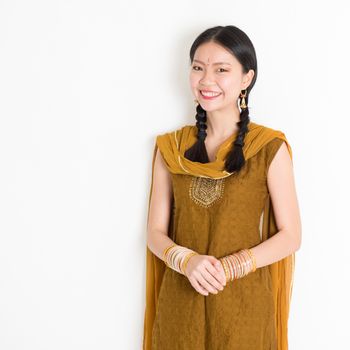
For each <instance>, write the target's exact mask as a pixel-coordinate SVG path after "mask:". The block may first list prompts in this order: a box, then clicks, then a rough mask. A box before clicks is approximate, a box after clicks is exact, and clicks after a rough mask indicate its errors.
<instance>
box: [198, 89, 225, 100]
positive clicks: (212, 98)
mask: <svg viewBox="0 0 350 350" xmlns="http://www.w3.org/2000/svg"><path fill="white" fill-rule="evenodd" d="M202 91H204V92H214V93H218V94H219V95H217V96H204V95H202ZM199 93H200V95H201V97H202V98H204V99H205V100H214V98H218V97H220V96H221V92H218V91H210V90H199Z"/></svg>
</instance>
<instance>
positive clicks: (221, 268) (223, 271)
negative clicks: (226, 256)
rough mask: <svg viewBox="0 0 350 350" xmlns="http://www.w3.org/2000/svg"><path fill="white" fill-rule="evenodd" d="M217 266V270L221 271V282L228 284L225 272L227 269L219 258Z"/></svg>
mask: <svg viewBox="0 0 350 350" xmlns="http://www.w3.org/2000/svg"><path fill="white" fill-rule="evenodd" d="M215 266H216V268H217V270H218V271H219V274H220V280H221V283H222V284H223V285H224V286H226V282H227V281H226V274H225V270H224V267H223V266H222V263H221V261H220V260H218V261H217V262H216V263H215Z"/></svg>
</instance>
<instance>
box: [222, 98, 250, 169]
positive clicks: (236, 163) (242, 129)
mask: <svg viewBox="0 0 350 350" xmlns="http://www.w3.org/2000/svg"><path fill="white" fill-rule="evenodd" d="M245 100H246V103H247V106H246V107H245V108H242V110H241V113H240V115H239V117H240V121H239V122H238V123H237V125H238V127H239V132H238V135H237V137H236V140H235V141H234V142H233V144H232V148H231V152H230V153H229V154H228V156H227V158H226V161H225V169H226V171H228V172H230V173H232V172H234V171H237V172H238V171H239V170H240V169H241V168H242V166H243V165H244V164H245V159H244V154H243V146H244V138H245V135H246V133H247V131H248V124H249V122H250V118H249V109H248V94H247V95H246V96H245Z"/></svg>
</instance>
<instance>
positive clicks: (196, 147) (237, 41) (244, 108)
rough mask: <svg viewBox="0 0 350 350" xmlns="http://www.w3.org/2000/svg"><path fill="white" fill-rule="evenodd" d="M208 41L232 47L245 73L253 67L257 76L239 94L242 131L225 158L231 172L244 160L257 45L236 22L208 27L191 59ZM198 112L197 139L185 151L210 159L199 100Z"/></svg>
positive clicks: (201, 159)
mask: <svg viewBox="0 0 350 350" xmlns="http://www.w3.org/2000/svg"><path fill="white" fill-rule="evenodd" d="M206 42H216V43H218V44H220V45H221V46H223V47H225V48H226V49H228V50H229V51H231V52H232V54H233V55H234V56H235V57H236V58H237V60H238V61H239V62H240V63H241V65H242V67H243V71H244V72H245V73H246V72H248V71H249V70H250V69H253V70H254V77H253V79H252V81H251V83H250V85H249V86H248V87H247V89H246V91H245V95H242V94H241V95H240V107H241V112H240V121H239V122H238V123H237V126H238V127H239V131H238V133H237V137H236V139H235V141H234V142H233V143H232V145H231V150H230V152H229V153H228V155H227V157H226V159H225V170H226V171H228V172H230V173H232V172H234V171H237V172H238V171H239V170H240V169H241V168H242V167H243V166H244V164H245V158H244V154H243V146H244V140H245V135H246V133H247V131H248V125H249V122H250V118H249V108H248V99H249V92H250V91H251V89H252V88H253V86H254V84H255V81H256V78H257V60H256V54H255V49H254V46H253V44H252V42H251V41H250V39H249V37H248V36H247V35H246V34H245V33H244V32H243V31H242V30H240V29H239V28H237V27H235V26H225V27H222V26H217V27H213V28H209V29H207V30H205V31H204V32H203V33H202V34H200V35H199V36H198V37H197V38H196V40H195V41H194V43H193V44H192V47H191V50H190V59H191V63H192V62H193V57H194V54H195V51H196V49H197V48H198V47H199V46H200V45H201V44H203V43H206ZM243 98H244V99H245V104H243V103H242V100H243ZM196 112H197V113H196V126H197V130H198V131H197V141H196V142H195V143H194V144H193V145H192V146H191V147H190V148H189V149H187V150H186V151H185V154H184V156H185V158H187V159H189V160H191V161H195V162H200V163H209V157H208V153H207V150H206V147H205V143H204V140H205V138H206V136H207V132H206V129H207V124H206V122H207V112H206V111H205V110H204V109H203V108H202V106H201V105H200V104H198V105H197V107H196Z"/></svg>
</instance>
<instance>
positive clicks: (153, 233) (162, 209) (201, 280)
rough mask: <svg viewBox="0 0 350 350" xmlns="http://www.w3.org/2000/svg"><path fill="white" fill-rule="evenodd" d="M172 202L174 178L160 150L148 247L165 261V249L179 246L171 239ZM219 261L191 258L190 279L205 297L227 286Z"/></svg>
mask: <svg viewBox="0 0 350 350" xmlns="http://www.w3.org/2000/svg"><path fill="white" fill-rule="evenodd" d="M172 200H173V188H172V183H171V175H170V173H169V171H168V169H167V168H166V165H165V163H164V160H163V157H162V155H161V153H160V152H159V149H157V153H156V159H155V161H154V171H153V186H152V197H151V202H150V209H149V217H148V226H147V246H148V248H149V249H150V250H151V251H152V252H153V253H154V254H155V255H157V256H158V257H159V258H160V259H162V260H163V256H162V254H163V251H164V249H165V248H167V247H169V246H170V245H172V244H174V243H175V242H174V241H173V240H171V239H170V238H169V237H168V232H167V231H168V227H169V220H170V214H171V204H172ZM215 262H218V263H219V261H218V260H217V259H216V258H215V257H213V256H207V255H199V254H198V255H195V256H193V257H191V258H190V259H189V262H188V264H187V269H186V271H187V274H186V276H187V277H188V279H189V281H190V283H191V284H192V286H193V288H194V289H195V290H197V292H199V293H201V294H203V295H208V292H210V293H213V294H217V293H218V290H222V289H223V287H222V284H226V280H225V275H224V273H223V271H222V272H221V270H220V269H219V268H218V269H217V270H216V269H215V268H214V266H213V264H214V263H215ZM221 269H222V268H221Z"/></svg>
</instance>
